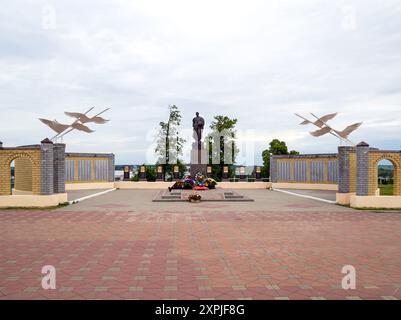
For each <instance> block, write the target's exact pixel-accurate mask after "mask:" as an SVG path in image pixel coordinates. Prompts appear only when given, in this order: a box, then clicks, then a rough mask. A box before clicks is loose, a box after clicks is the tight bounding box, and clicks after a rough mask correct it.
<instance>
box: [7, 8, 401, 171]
mask: <svg viewBox="0 0 401 320" xmlns="http://www.w3.org/2000/svg"><path fill="white" fill-rule="evenodd" d="M400 17H401V1H390V0H388V1H386V0H376V1H373V0H360V1H351V0H348V1H345V0H344V1H334V0H333V1H313V0H302V1H301V0H297V1H282V0H281V1H267V0H262V1H258V0H250V1H244V0H242V1H233V0H213V1H210V0H202V1H192V0H182V1H178V0H168V1H166V0H159V1H154V0H143V1H133V0H132V1H128V0H126V1H123V0H109V1H105V0H96V1H75V0H68V1H67V0H65V1H55V0H54V1H50V0H48V1H40V0H32V1H8V2H7V4H6V5H4V6H2V9H1V11H0V68H1V72H0V140H1V141H3V143H4V145H5V146H15V145H24V144H32V143H38V142H39V141H40V140H42V139H43V138H45V137H51V136H52V132H51V130H50V129H49V128H47V127H46V126H44V125H43V124H42V123H40V122H39V121H38V120H37V118H38V117H43V118H48V119H57V120H58V121H59V122H62V123H65V122H67V123H69V122H70V121H71V120H70V118H68V117H66V116H65V115H64V114H63V112H64V111H80V112H82V111H85V110H86V109H88V108H89V107H92V106H95V107H96V110H99V111H101V110H102V108H103V107H111V108H112V109H111V110H110V111H109V112H108V113H106V114H105V118H107V119H110V122H109V123H108V124H106V125H94V124H91V125H90V126H91V128H92V129H94V130H96V132H94V133H92V134H85V133H77V132H75V133H74V132H72V133H71V134H69V135H68V136H66V138H65V140H64V142H65V143H66V144H67V150H68V151H71V152H113V153H115V154H116V162H117V163H120V164H123V163H141V162H144V161H151V156H152V154H153V147H152V141H153V137H154V135H155V133H156V131H155V130H157V127H158V123H159V122H160V121H163V120H166V117H167V107H168V105H169V104H176V105H177V106H179V107H180V109H181V111H182V114H183V123H182V129H183V132H184V134H185V135H190V133H191V130H190V129H191V119H192V118H193V116H194V113H195V112H196V111H199V112H200V114H201V115H202V116H203V117H204V118H205V120H206V124H207V125H208V124H210V121H211V120H212V118H213V116H215V115H218V114H222V115H227V116H230V117H233V118H237V119H238V130H239V136H240V138H241V141H242V142H241V143H240V147H241V144H242V145H244V142H246V141H248V147H247V148H248V150H249V151H248V153H253V151H252V148H249V145H250V144H249V141H254V143H255V148H254V152H255V156H251V157H249V156H248V157H245V156H244V153H245V152H244V153H243V154H242V155H241V158H240V160H239V161H240V162H242V163H244V162H246V163H247V164H253V163H252V162H253V161H254V162H255V163H261V155H260V153H261V151H262V150H263V149H265V148H266V147H267V145H268V142H269V141H270V140H271V139H273V138H276V137H277V138H280V139H282V140H285V141H286V142H287V144H288V145H289V147H290V148H291V149H296V150H299V151H301V152H303V153H312V152H317V153H322V152H336V148H337V145H338V141H337V140H336V139H335V138H334V137H332V136H330V135H327V136H324V137H321V138H314V137H312V136H311V135H309V133H308V131H311V130H313V129H314V128H313V127H310V126H298V123H299V119H297V118H296V117H295V116H294V115H293V114H294V112H298V113H301V114H304V115H307V114H308V113H309V112H314V113H316V114H318V115H323V114H326V113H332V112H339V115H338V117H337V118H335V119H333V120H332V121H331V124H332V125H333V126H334V127H336V128H338V129H343V128H344V127H345V126H347V125H349V124H351V123H354V122H356V121H363V122H364V124H363V125H362V126H361V127H360V129H359V130H358V131H357V132H355V133H353V134H352V135H351V137H350V138H351V140H353V141H354V142H360V141H361V140H365V141H366V142H368V143H369V144H370V145H371V146H374V147H379V148H391V149H400V147H401V18H400ZM250 130H252V131H250ZM187 144H188V145H190V141H189V142H188V143H187ZM242 149H243V150H245V146H244V147H243V148H242Z"/></svg>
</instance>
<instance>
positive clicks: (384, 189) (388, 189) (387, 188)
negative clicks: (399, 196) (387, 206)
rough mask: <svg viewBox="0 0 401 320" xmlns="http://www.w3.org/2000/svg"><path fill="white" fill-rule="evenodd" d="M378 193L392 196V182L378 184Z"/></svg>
mask: <svg viewBox="0 0 401 320" xmlns="http://www.w3.org/2000/svg"><path fill="white" fill-rule="evenodd" d="M379 188H380V195H382V196H392V195H393V185H392V184H379Z"/></svg>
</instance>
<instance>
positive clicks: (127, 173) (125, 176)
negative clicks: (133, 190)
mask: <svg viewBox="0 0 401 320" xmlns="http://www.w3.org/2000/svg"><path fill="white" fill-rule="evenodd" d="M129 171H130V170H129V166H124V181H128V180H129Z"/></svg>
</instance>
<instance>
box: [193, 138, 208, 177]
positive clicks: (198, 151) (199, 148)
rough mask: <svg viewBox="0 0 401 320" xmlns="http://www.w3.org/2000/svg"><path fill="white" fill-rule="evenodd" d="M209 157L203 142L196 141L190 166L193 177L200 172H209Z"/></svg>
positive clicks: (204, 173)
mask: <svg viewBox="0 0 401 320" xmlns="http://www.w3.org/2000/svg"><path fill="white" fill-rule="evenodd" d="M208 158H209V157H208V153H207V150H206V149H205V146H204V144H203V142H201V143H200V144H199V145H198V143H197V142H194V143H193V144H192V150H191V167H190V174H191V176H192V177H195V175H196V174H197V173H198V172H200V173H202V174H203V175H206V174H207V163H208Z"/></svg>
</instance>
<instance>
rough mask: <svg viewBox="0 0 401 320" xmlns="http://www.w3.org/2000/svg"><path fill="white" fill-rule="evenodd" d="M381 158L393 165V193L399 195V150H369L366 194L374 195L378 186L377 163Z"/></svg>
mask: <svg viewBox="0 0 401 320" xmlns="http://www.w3.org/2000/svg"><path fill="white" fill-rule="evenodd" d="M382 160H389V161H391V163H392V164H393V166H394V191H393V193H394V195H397V196H401V172H400V170H401V152H400V151H381V150H370V151H369V157H368V175H369V178H368V194H369V195H375V193H376V190H377V188H378V183H377V180H378V179H377V178H378V165H379V162H380V161H382Z"/></svg>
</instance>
